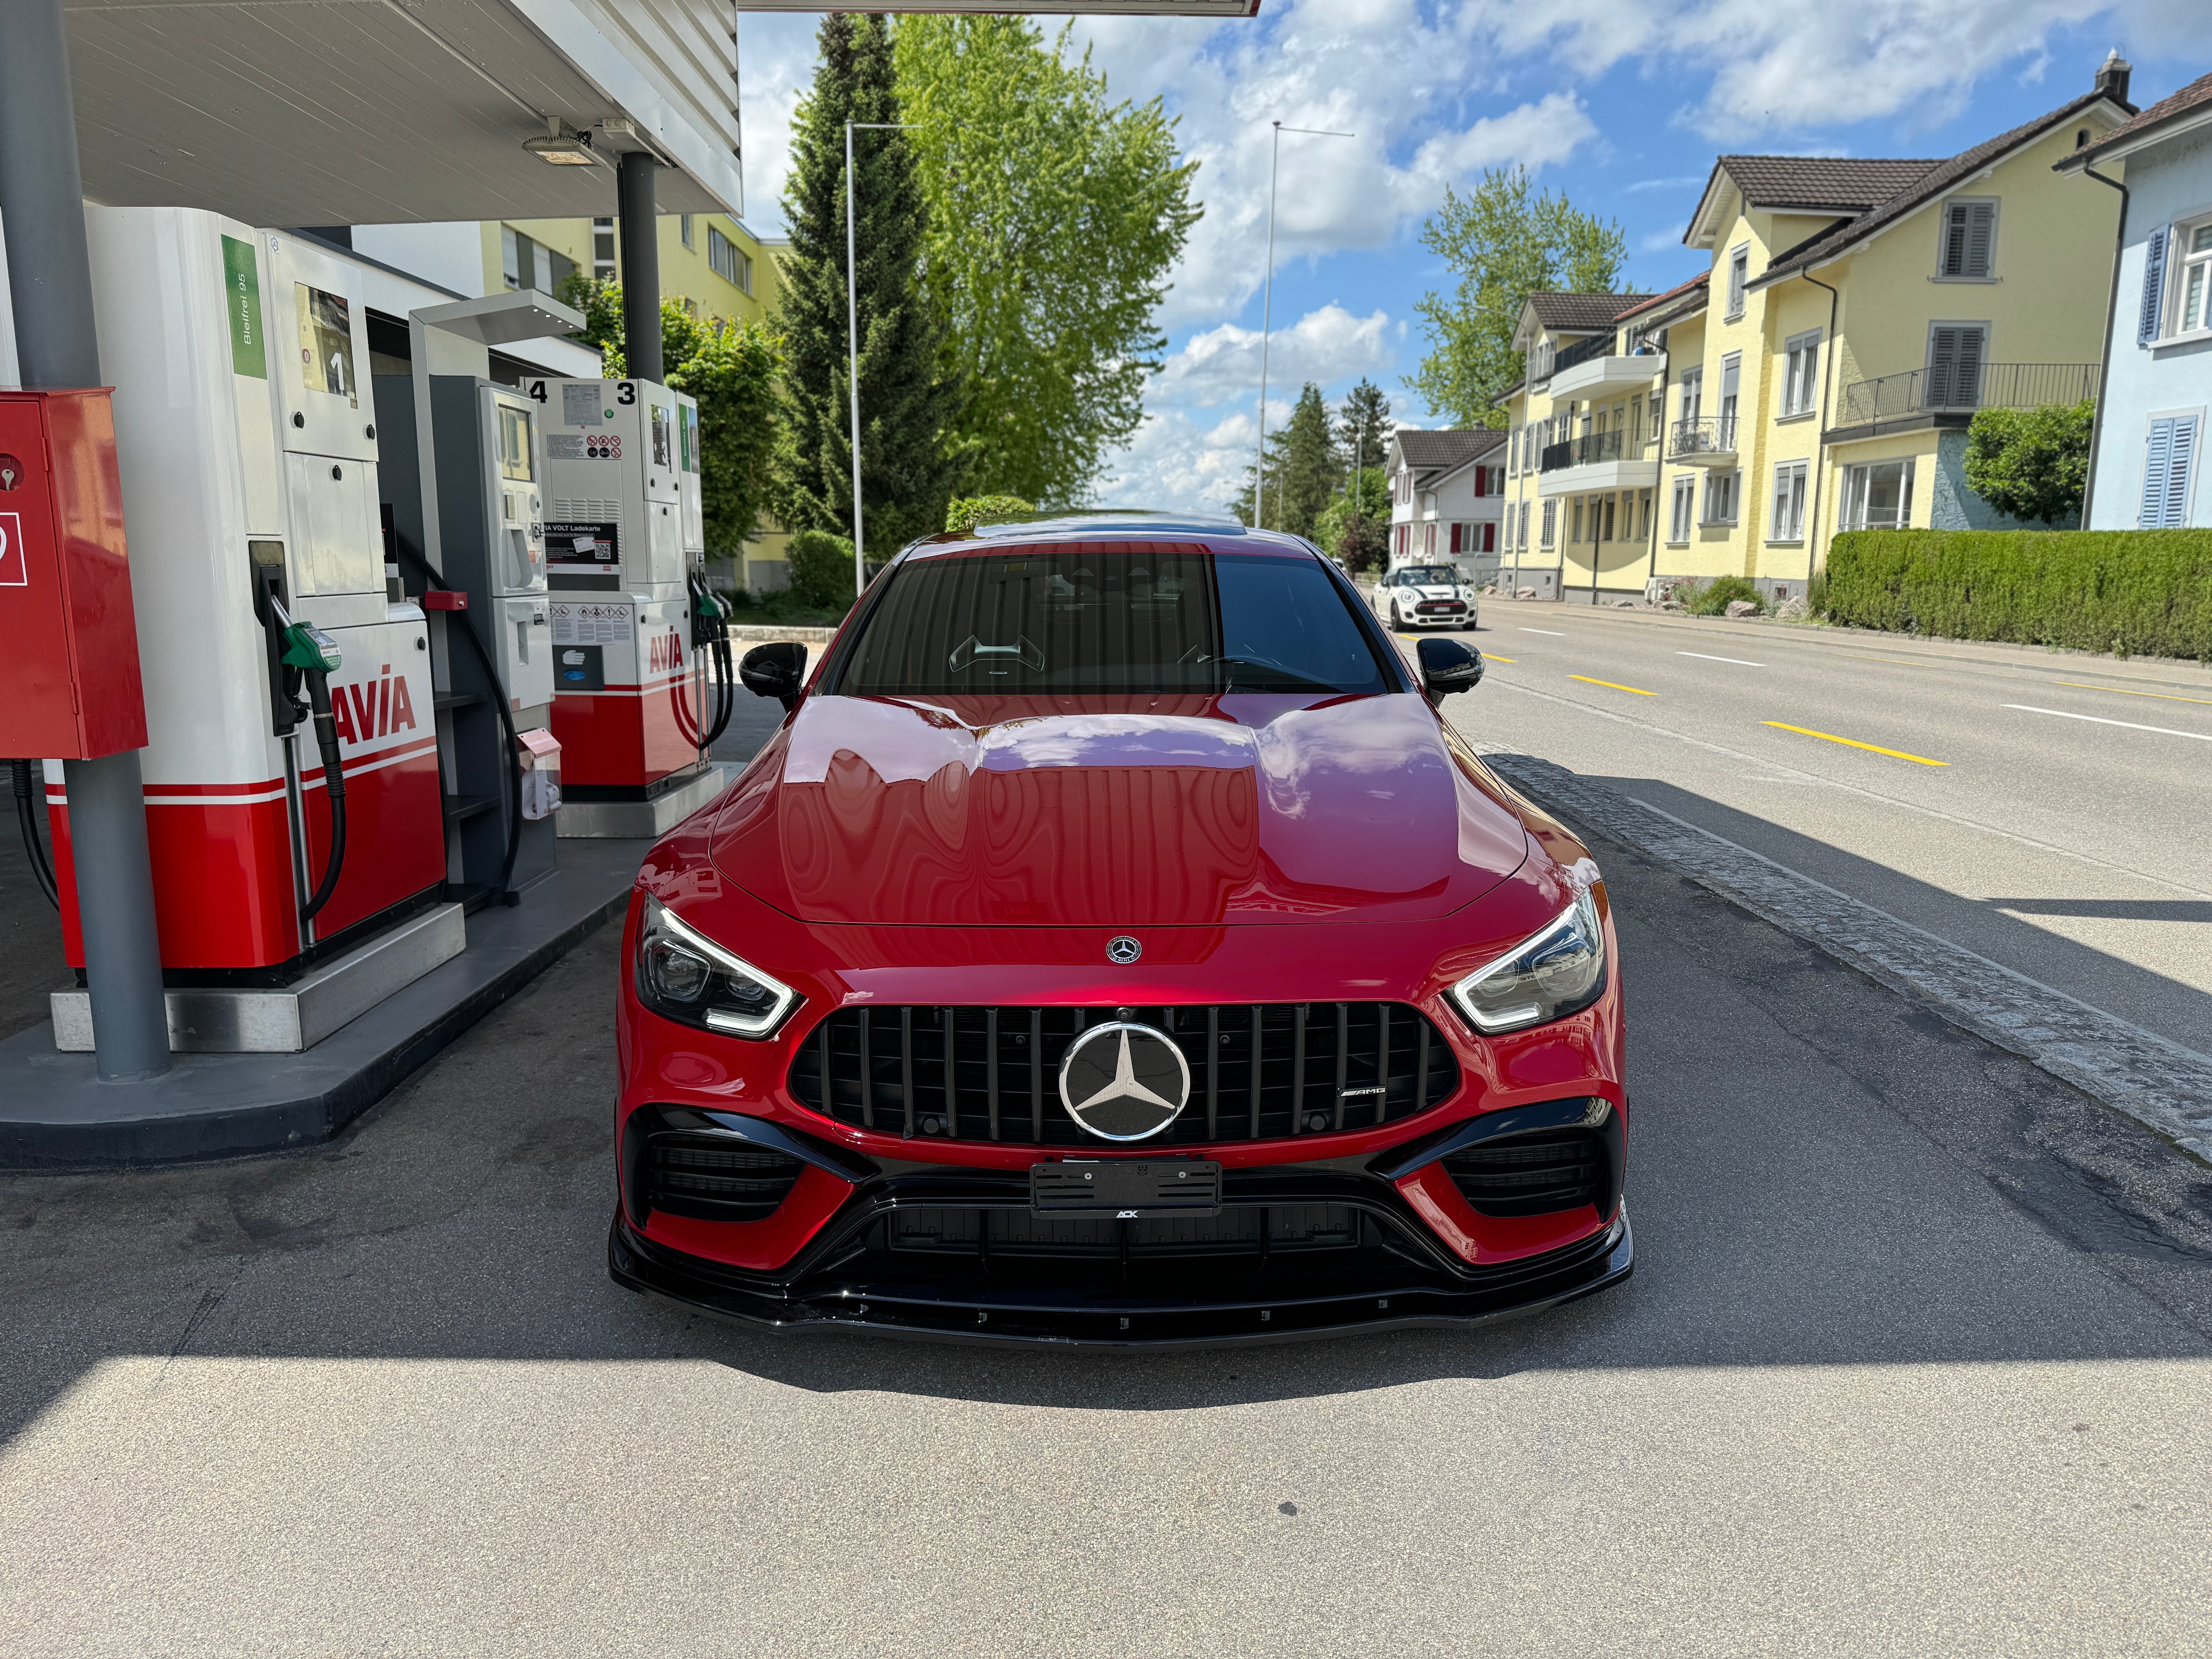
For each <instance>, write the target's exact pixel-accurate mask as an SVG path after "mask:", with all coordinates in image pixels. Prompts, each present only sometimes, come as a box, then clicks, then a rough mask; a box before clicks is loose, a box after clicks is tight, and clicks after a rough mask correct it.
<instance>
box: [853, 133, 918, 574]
mask: <svg viewBox="0 0 2212 1659" xmlns="http://www.w3.org/2000/svg"><path fill="white" fill-rule="evenodd" d="M915 125H916V124H915V123H914V122H912V121H848V122H846V123H845V345H846V350H847V356H848V362H849V364H850V367H849V368H848V372H847V374H846V377H845V379H846V383H847V387H848V390H849V391H850V392H851V393H852V399H853V600H854V604H856V605H857V604H858V603H859V602H860V594H861V592H862V591H863V590H864V589H866V586H867V585H868V556H867V554H866V551H865V548H866V543H865V542H864V541H863V540H862V539H861V535H860V529H861V526H860V289H859V287H858V280H859V279H858V278H857V276H855V275H854V264H856V260H855V258H854V251H853V250H854V235H853V197H854V191H855V187H856V186H857V185H859V183H860V179H859V177H858V175H857V174H855V173H854V171H853V131H854V128H856V127H857V128H858V129H860V131H863V132H904V131H909V130H910V129H912V128H913V127H914V126H915Z"/></svg>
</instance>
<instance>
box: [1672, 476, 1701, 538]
mask: <svg viewBox="0 0 2212 1659" xmlns="http://www.w3.org/2000/svg"><path fill="white" fill-rule="evenodd" d="M1697 513H1698V481H1697V480H1696V479H1695V478H1693V477H1691V476H1689V474H1687V473H1684V474H1683V475H1682V476H1681V477H1678V478H1676V479H1675V480H1674V518H1673V519H1672V520H1670V521H1669V523H1668V526H1667V539H1668V541H1669V542H1671V543H1673V544H1674V545H1675V546H1677V547H1679V546H1681V545H1682V544H1685V543H1686V542H1687V541H1688V540H1689V539H1690V527H1691V526H1692V523H1693V522H1694V521H1695V520H1696V518H1697Z"/></svg>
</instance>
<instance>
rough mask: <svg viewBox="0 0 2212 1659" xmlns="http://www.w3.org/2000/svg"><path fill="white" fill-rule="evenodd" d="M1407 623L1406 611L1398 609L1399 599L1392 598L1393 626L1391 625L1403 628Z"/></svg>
mask: <svg viewBox="0 0 2212 1659" xmlns="http://www.w3.org/2000/svg"><path fill="white" fill-rule="evenodd" d="M1405 625H1406V617H1405V613H1404V612H1403V611H1400V610H1399V609H1398V601H1397V600H1395V599H1393V600H1391V601H1390V626H1391V627H1393V628H1403V627H1404V626H1405Z"/></svg>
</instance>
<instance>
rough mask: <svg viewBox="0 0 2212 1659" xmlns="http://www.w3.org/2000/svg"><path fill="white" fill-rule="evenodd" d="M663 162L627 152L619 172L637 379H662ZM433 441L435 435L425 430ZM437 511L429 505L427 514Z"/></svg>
mask: <svg viewBox="0 0 2212 1659" xmlns="http://www.w3.org/2000/svg"><path fill="white" fill-rule="evenodd" d="M659 166H660V163H659V162H658V161H654V160H653V156H652V155H650V154H649V153H648V152H647V151H645V150H641V149H633V150H628V151H625V152H624V153H623V158H622V167H621V170H620V171H619V172H618V173H617V174H616V176H615V200H616V203H617V212H619V213H620V214H621V216H622V275H623V361H624V362H626V363H627V364H628V365H629V378H630V379H631V380H653V381H656V382H657V381H659V380H660V378H661V374H662V371H663V368H664V365H663V363H662V362H661V357H660V224H659V220H658V219H657V218H656V217H655V216H654V212H653V175H654V173H655V172H656V171H657V170H658V168H659ZM429 441H430V438H429V434H428V432H427V431H426V432H425V433H423V434H422V442H423V443H424V444H426V445H427V444H428V442H429ZM433 510H435V509H433V508H432V507H430V506H429V505H428V503H425V505H424V508H423V511H424V513H425V514H426V515H427V514H428V513H430V512H431V511H433Z"/></svg>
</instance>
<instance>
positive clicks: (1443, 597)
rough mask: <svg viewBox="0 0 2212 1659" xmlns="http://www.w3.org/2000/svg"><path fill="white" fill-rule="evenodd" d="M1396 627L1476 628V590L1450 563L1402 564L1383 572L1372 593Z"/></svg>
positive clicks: (1378, 609)
mask: <svg viewBox="0 0 2212 1659" xmlns="http://www.w3.org/2000/svg"><path fill="white" fill-rule="evenodd" d="M1368 597H1369V599H1370V601H1371V602H1372V603H1373V605H1374V607H1375V614H1376V616H1378V617H1382V618H1383V620H1384V621H1385V622H1387V623H1389V625H1390V626H1391V627H1393V628H1397V629H1414V628H1469V629H1471V628H1473V627H1474V625H1475V618H1476V614H1477V613H1476V610H1475V596H1474V589H1473V588H1471V587H1469V586H1468V585H1467V583H1466V581H1465V580H1464V579H1462V576H1461V575H1460V574H1459V571H1458V570H1457V569H1456V568H1455V567H1453V566H1451V565H1448V564H1401V565H1399V566H1397V567H1396V568H1394V569H1390V570H1386V571H1384V572H1383V578H1382V580H1380V581H1378V582H1376V584H1375V586H1374V588H1373V590H1372V591H1371V592H1370V594H1369V595H1368Z"/></svg>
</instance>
